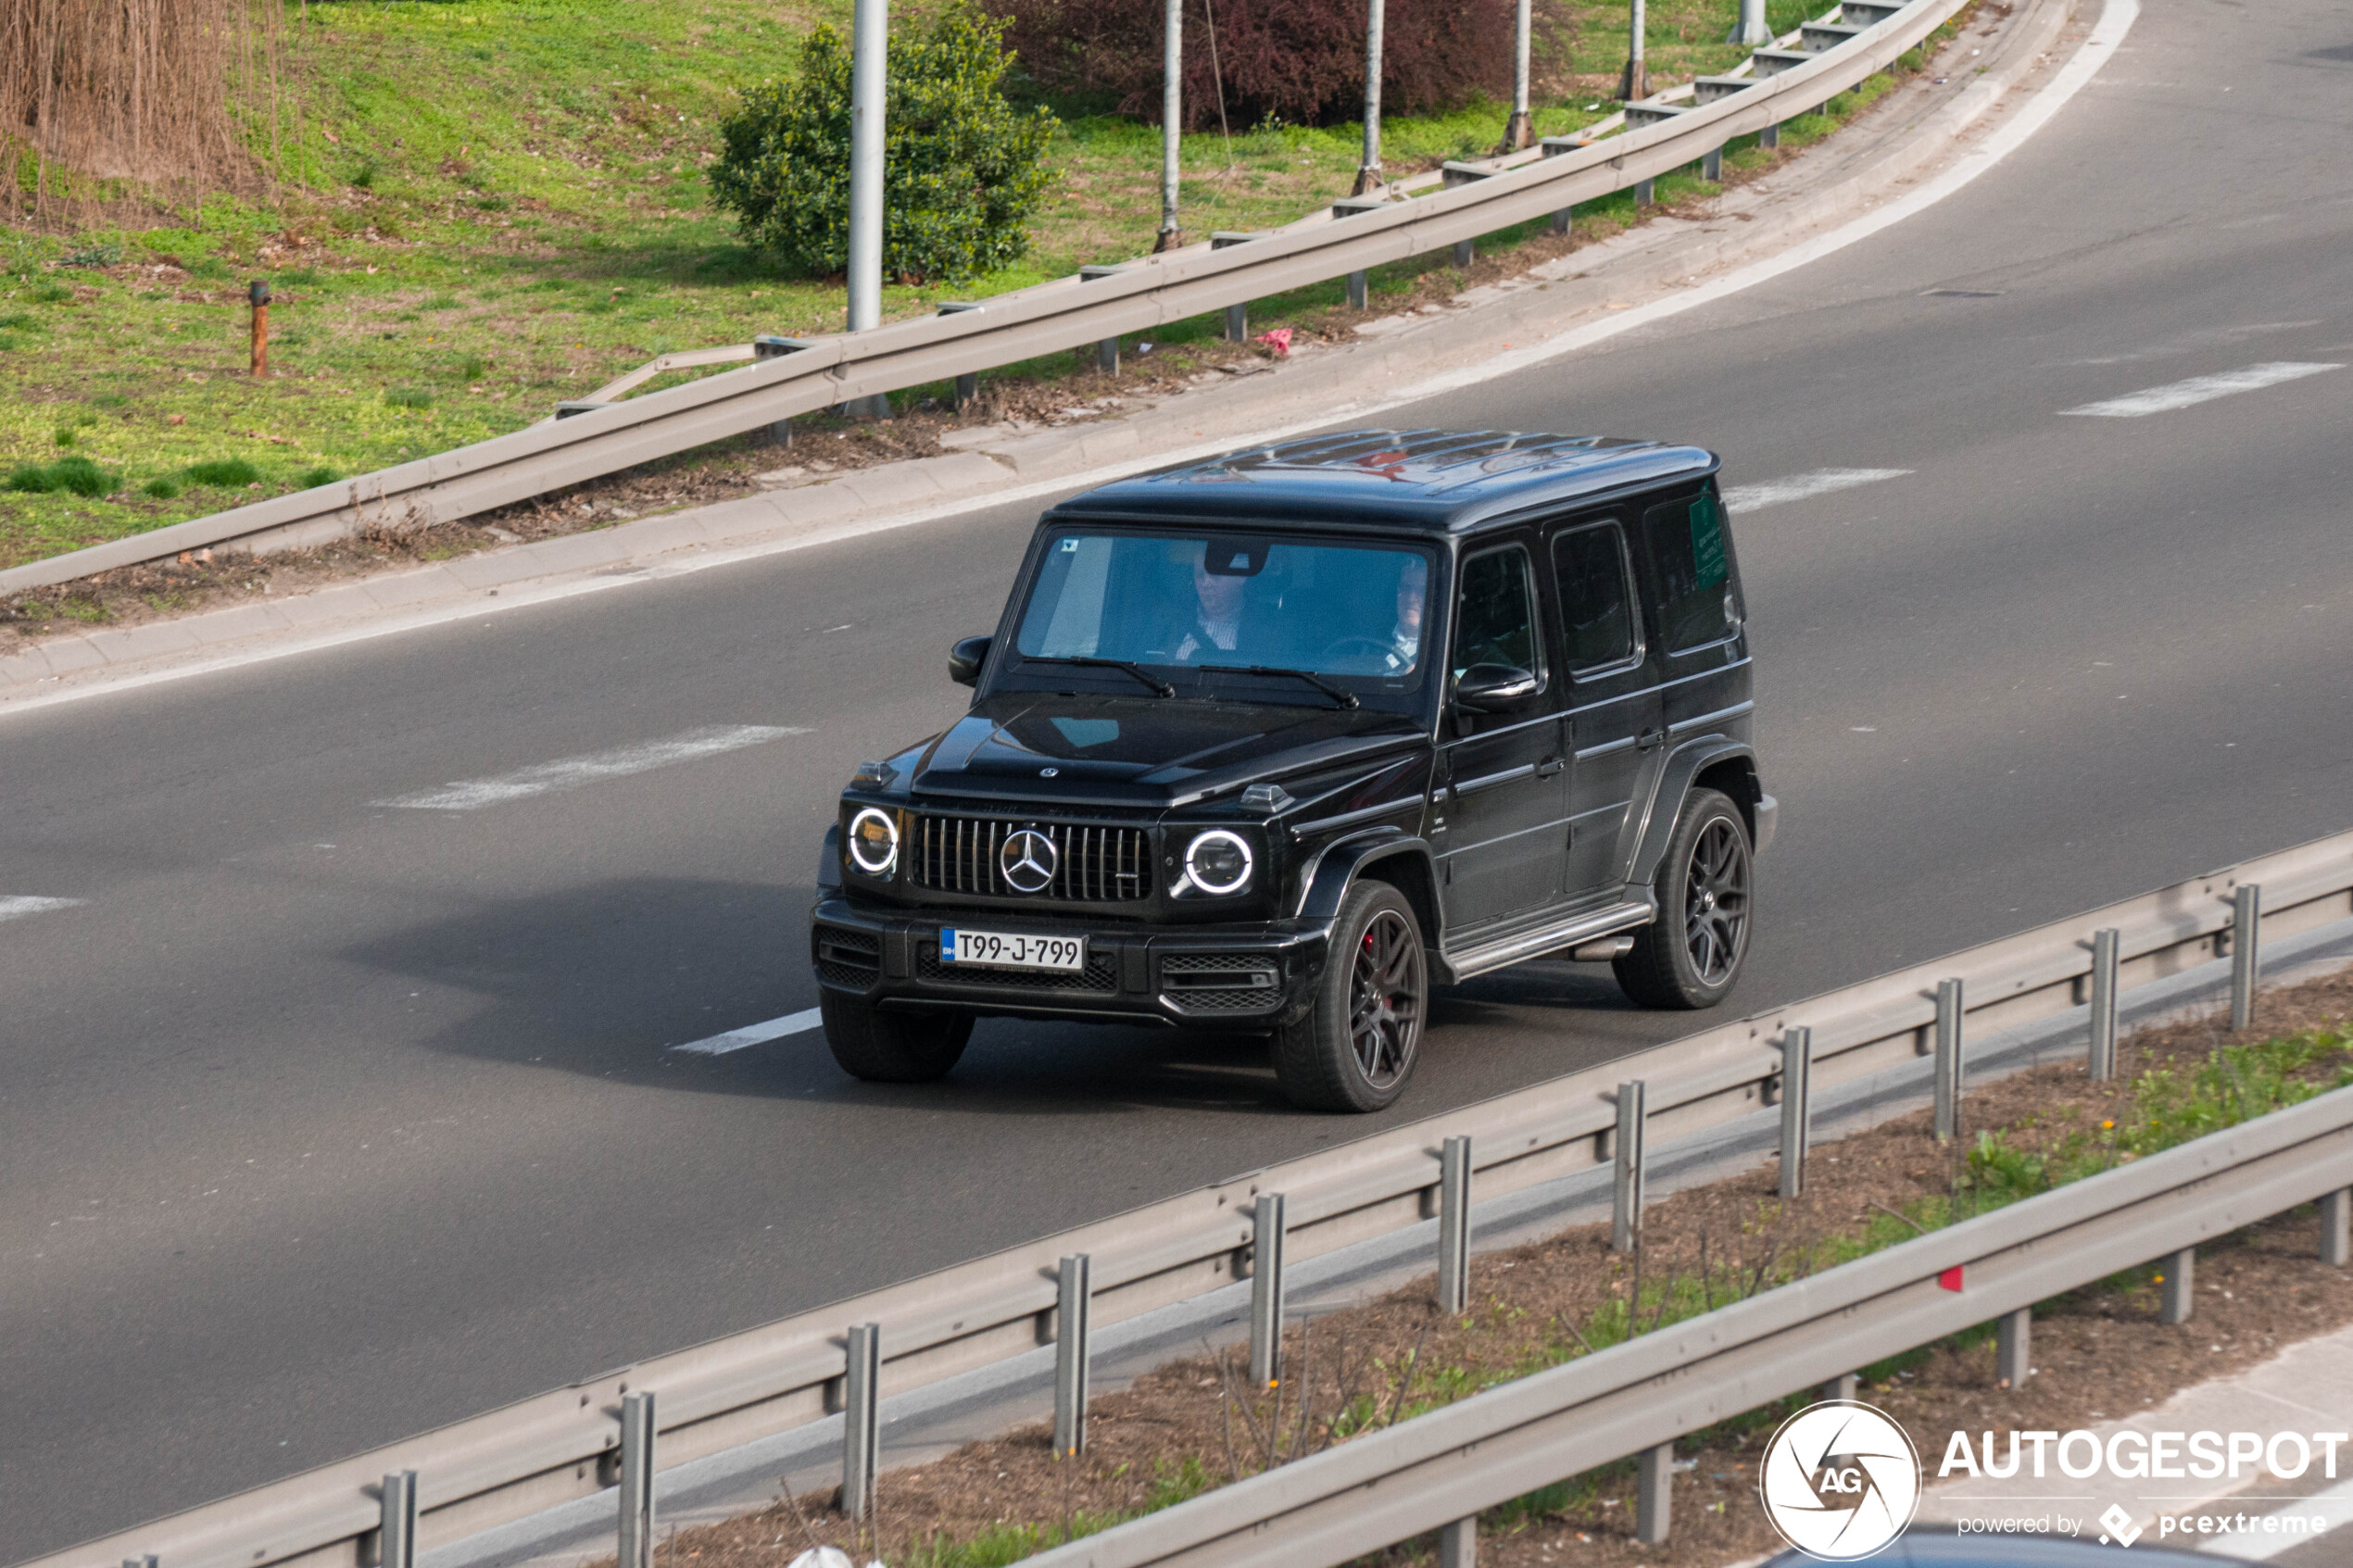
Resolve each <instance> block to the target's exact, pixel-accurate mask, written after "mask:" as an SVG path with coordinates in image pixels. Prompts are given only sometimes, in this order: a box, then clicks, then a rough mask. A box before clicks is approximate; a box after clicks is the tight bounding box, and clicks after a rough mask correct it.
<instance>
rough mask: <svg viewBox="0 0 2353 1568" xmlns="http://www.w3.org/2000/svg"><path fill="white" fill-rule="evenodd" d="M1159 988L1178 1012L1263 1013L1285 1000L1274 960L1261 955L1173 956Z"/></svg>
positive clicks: (1164, 965)
mask: <svg viewBox="0 0 2353 1568" xmlns="http://www.w3.org/2000/svg"><path fill="white" fill-rule="evenodd" d="M1160 985H1161V989H1162V991H1163V992H1164V994H1165V995H1166V996H1167V997H1168V1000H1169V1002H1170V1003H1171V1004H1172V1005H1173V1006H1175V1007H1176V1010H1178V1011H1179V1012H1186V1013H1208V1012H1264V1011H1265V1010H1267V1009H1269V1008H1271V1007H1274V1006H1275V1005H1277V1003H1279V1002H1280V1001H1281V1000H1282V999H1283V988H1282V985H1281V980H1280V974H1279V972H1278V971H1277V968H1276V966H1275V960H1273V959H1271V958H1267V957H1265V955H1263V954H1258V953H1170V954H1168V955H1167V956H1165V957H1164V958H1163V959H1162V960H1160Z"/></svg>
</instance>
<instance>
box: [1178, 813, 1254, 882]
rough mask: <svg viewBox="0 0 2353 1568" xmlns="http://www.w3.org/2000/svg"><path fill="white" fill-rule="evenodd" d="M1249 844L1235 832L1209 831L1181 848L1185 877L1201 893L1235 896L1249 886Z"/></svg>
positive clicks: (1217, 829) (1250, 862)
mask: <svg viewBox="0 0 2353 1568" xmlns="http://www.w3.org/2000/svg"><path fill="white" fill-rule="evenodd" d="M1251 865H1252V860H1251V853H1250V843H1249V841H1248V840H1246V839H1244V838H1243V837H1242V836H1241V834H1238V833H1227V831H1226V830H1225V829H1224V828H1212V829H1211V830H1210V831H1209V832H1207V833H1204V834H1200V835H1199V836H1197V837H1196V838H1195V839H1194V840H1193V841H1192V843H1191V844H1190V845H1189V846H1187V847H1186V849H1185V874H1186V875H1187V876H1189V877H1190V878H1191V879H1192V884H1193V885H1194V886H1195V887H1198V888H1200V889H1201V890H1202V892H1203V893H1210V894H1219V893H1239V892H1240V891H1241V890H1242V889H1243V888H1244V887H1245V886H1247V885H1249V883H1250V872H1251Z"/></svg>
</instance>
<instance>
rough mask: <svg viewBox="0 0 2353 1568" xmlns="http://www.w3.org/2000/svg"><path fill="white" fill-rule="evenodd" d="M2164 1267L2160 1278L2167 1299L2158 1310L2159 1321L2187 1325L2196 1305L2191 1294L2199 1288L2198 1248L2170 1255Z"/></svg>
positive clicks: (2188, 1248)
mask: <svg viewBox="0 0 2353 1568" xmlns="http://www.w3.org/2000/svg"><path fill="white" fill-rule="evenodd" d="M2162 1267H2163V1268H2164V1270H2165V1273H2162V1274H2160V1275H2159V1276H2158V1279H2159V1281H2160V1283H2162V1284H2163V1285H2164V1286H2165V1298H2164V1301H2163V1304H2162V1305H2160V1306H2159V1307H2158V1311H2157V1321H2158V1322H2159V1323H2166V1324H2169V1325H2170V1324H2172V1323H2187V1322H2189V1321H2190V1312H2191V1311H2192V1309H2193V1308H2194V1307H2195V1306H2196V1301H2194V1300H2193V1299H2192V1298H2191V1292H2192V1291H2194V1290H2196V1288H2197V1248H2195V1247H2184V1248H2182V1249H2181V1250H2180V1251H2179V1252H2172V1253H2168V1254H2167V1255H2166V1258H2165V1261H2164V1263H2163V1265H2162Z"/></svg>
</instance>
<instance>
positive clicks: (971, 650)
mask: <svg viewBox="0 0 2353 1568" xmlns="http://www.w3.org/2000/svg"><path fill="white" fill-rule="evenodd" d="M996 640H997V639H996V638H994V637H966V638H965V639H964V640H963V641H962V642H960V643H958V644H957V645H956V646H954V647H952V648H950V649H949V650H948V678H949V679H950V680H951V681H953V682H955V683H956V684H958V685H960V686H976V685H978V684H980V667H981V666H982V665H983V664H985V663H987V662H988V647H989V645H990V644H991V643H994V642H995V641H996Z"/></svg>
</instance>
